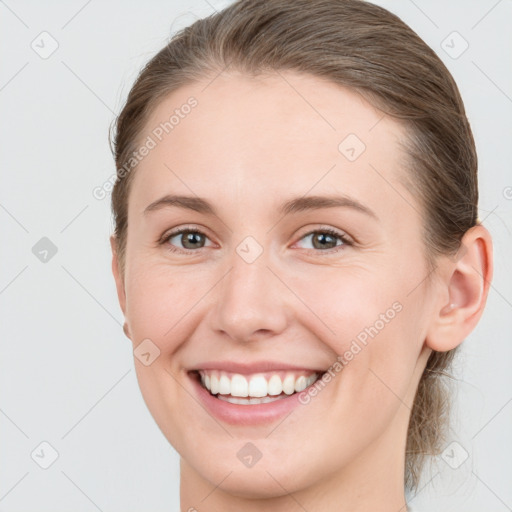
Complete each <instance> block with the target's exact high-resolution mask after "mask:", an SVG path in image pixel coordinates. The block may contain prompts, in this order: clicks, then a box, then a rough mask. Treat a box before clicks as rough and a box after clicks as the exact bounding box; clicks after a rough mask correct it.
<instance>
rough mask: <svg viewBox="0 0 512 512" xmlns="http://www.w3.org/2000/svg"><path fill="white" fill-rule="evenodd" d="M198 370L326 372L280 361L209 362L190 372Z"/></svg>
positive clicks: (246, 372)
mask: <svg viewBox="0 0 512 512" xmlns="http://www.w3.org/2000/svg"><path fill="white" fill-rule="evenodd" d="M198 370H223V371H226V372H232V373H241V374H245V375H248V374H251V373H263V372H271V371H279V370H290V371H293V370H295V371H297V370H307V371H314V372H317V373H323V372H324V371H325V370H324V369H319V368H312V367H308V366H298V365H293V364H288V363H280V362H279V361H258V362H254V363H242V362H236V361H207V362H204V363H201V364H198V365H197V366H196V367H194V368H191V370H190V371H198Z"/></svg>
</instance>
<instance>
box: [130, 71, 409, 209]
mask: <svg viewBox="0 0 512 512" xmlns="http://www.w3.org/2000/svg"><path fill="white" fill-rule="evenodd" d="M191 98H192V100H191ZM190 105H194V106H192V107H191V106H190ZM403 137H404V129H403V127H402V126H401V125H400V124H399V123H398V122H396V121H395V120H393V119H391V118H389V117H387V116H384V115H383V114H382V112H380V111H378V110H376V109H375V108H373V107H372V106H371V105H370V104H369V103H368V102H366V101H365V100H364V99H363V98H362V97H361V96H360V95H359V94H358V93H357V92H355V91H353V90H350V89H347V88H344V87H340V86H338V85H337V84H334V83H331V82H328V81H326V80H322V79H320V78H318V77H313V76H310V75H306V74H298V73H293V72H279V73H276V74H273V75H267V76H264V77H249V76H245V75H243V74H232V73H230V74H227V73H222V74H220V75H219V76H217V77H213V79H212V78H210V79H205V80H204V81H202V82H198V83H193V84H190V85H187V86H183V87H182V88H180V89H178V90H176V91H174V92H173V93H171V94H170V95H168V96H167V97H166V98H165V99H164V100H162V101H161V102H160V103H159V104H158V105H157V107H156V108H155V110H154V111H153V112H152V114H151V116H150V118H149V120H148V122H147V123H146V126H145V129H144V131H143V132H142V133H141V135H140V137H139V142H140V144H143V143H144V141H148V140H149V139H151V141H152V144H151V146H153V147H152V148H151V150H150V151H149V152H148V153H147V155H146V156H145V157H144V158H143V159H142V160H141V161H140V163H139V164H138V166H137V168H136V169H137V170H136V176H135V177H134V178H135V179H134V182H133V184H132V192H131V194H130V203H133V208H135V209H136V210H137V211H142V210H143V209H144V207H145V206H147V204H148V203H150V202H151V201H154V200H155V199H157V198H158V197H160V196H162V195H163V194H165V193H171V192H172V193H178V192H179V193H186V194H195V195H199V196H201V197H205V196H206V197H215V196H218V195H219V193H221V194H222V198H231V200H232V198H239V200H240V201H241V202H243V203H244V205H245V206H247V205H248V204H251V206H256V205H257V204H261V203H262V202H265V201H267V200H271V199H272V198H275V197H277V196H279V197H280V198H281V197H282V196H283V195H285V196H290V197H292V196H293V197H295V196H296V195H305V194H307V193H308V191H311V192H310V193H311V194H313V193H314V194H319V193H325V192H329V193H333V192H341V193H344V194H348V195H354V196H359V197H365V198H368V199H369V201H370V202H371V201H372V199H373V200H377V201H378V199H379V195H380V196H382V195H383V194H384V195H386V194H387V195H391V196H395V197H393V199H394V200H396V199H397V197H396V194H397V193H396V190H393V186H392V185H391V183H394V182H396V180H397V178H398V177H399V175H400V174H401V172H403V171H401V170H400V167H401V165H402V164H403V153H402V151H401V149H400V148H399V147H398V141H399V140H400V139H401V138H403ZM148 138H149V139H148ZM140 144H139V145H140ZM402 166H403V165H402ZM386 182H388V184H387V185H386ZM222 198H220V197H219V198H218V199H219V201H222ZM383 207H385V205H383ZM130 208H132V206H130ZM377 209H378V208H377Z"/></svg>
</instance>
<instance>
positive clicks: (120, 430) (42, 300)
mask: <svg viewBox="0 0 512 512" xmlns="http://www.w3.org/2000/svg"><path fill="white" fill-rule="evenodd" d="M228 3H230V2H226V1H224V2H219V1H213V0H209V1H206V0H194V1H187V2H183V1H177V0H174V1H170V0H165V1H164V0H158V1H153V2H151V4H149V3H147V2H142V1H140V0H139V1H132V2H126V1H125V2H121V1H120V0H110V1H106V2H105V1H104V2H99V1H98V0H92V1H88V2H86V1H83V0H79V1H70V2H56V1H47V2H35V1H32V2H28V1H19V2H16V1H14V0H9V1H7V2H3V1H0V34H1V36H0V37H1V38H2V41H1V45H0V52H1V67H0V108H1V113H0V115H1V117H0V119H1V123H0V129H1V141H2V151H1V155H0V158H1V165H0V170H1V173H2V187H1V188H0V223H1V229H2V240H3V244H2V265H1V266H0V312H1V319H2V321H1V356H0V390H1V395H0V428H1V430H0V432H1V439H2V451H1V454H2V455H1V457H2V459H1V463H0V511H12V512H14V511H22V510H25V511H26V510H32V511H53V512H55V511H62V510H74V511H76V512H81V511H84V512H89V511H94V510H102V511H105V512H107V511H121V510H122V511H140V510H152V511H154V512H158V511H164V510H165V511H169V510H179V498H178V494H179V493H178V491H179V472H178V456H177V454H176V452H175V451H174V449H173V448H172V447H170V446H169V444H168V442H167V441H166V440H165V438H164V437H163V435H162V434H161V432H160V430H159V429H158V427H157V426H156V424H155V423H154V421H153V419H152V417H151V416H150V414H149V412H148V411H147V408H146V406H145V404H144V402H143V400H142V397H141V394H140V391H139V389H138V385H137V382H136V377H135V372H134V364H133V357H132V352H131V344H130V342H129V341H128V339H127V338H125V337H124V335H123V332H122V328H121V327H122V321H123V317H122V313H121V311H120V309H119V306H118V303H117V297H116V292H115V286H114V281H113V278H112V275H111V270H110V247H109V243H108V236H109V234H110V232H111V229H112V223H111V217H110V210H109V199H110V197H106V198H105V199H103V200H97V199H95V198H94V197H93V194H92V191H93V189H94V188H95V187H97V186H101V185H102V184H103V183H104V182H105V181H106V180H108V178H109V177H110V176H111V175H112V173H113V172H114V165H113V161H112V158H111V154H110V151H109V148H108V144H107V131H108V127H109V124H110V123H111V121H112V120H113V118H114V115H115V114H116V113H117V112H119V110H120V107H121V106H122V102H123V101H124V99H125V97H126V94H127V93H128V91H129V88H130V86H131V84H132V82H133V80H134V78H135V76H136V74H137V72H138V71H139V70H140V68H141V67H142V65H143V64H144V63H145V62H146V61H147V60H148V59H149V58H150V57H151V56H152V55H153V54H154V53H155V52H156V51H157V50H159V49H160V48H161V47H162V46H163V45H164V44H165V42H166V39H167V37H168V36H169V34H170V33H171V31H174V30H176V29H178V28H181V27H182V26H185V25H187V24H189V23H190V22H191V21H193V20H194V19H196V18H198V17H202V16H205V15H208V14H210V13H211V12H213V9H220V8H222V7H223V6H225V5H227V4H228ZM375 3H378V4H379V5H382V6H384V7H387V8H388V9H390V10H392V11H393V12H395V13H396V14H398V15H399V16H400V17H401V18H402V19H403V20H404V21H405V22H407V23H408V24H409V25H410V26H412V28H413V29H414V30H416V31H417V32H418V33H419V35H420V36H421V37H423V38H424V39H425V41H426V42H427V43H428V44H429V45H430V46H431V47H433V48H434V49H435V51H436V52H437V53H438V54H439V55H440V57H441V58H442V59H443V61H444V62H445V63H446V64H447V66H448V68H449V69H450V71H451V72H452V73H453V75H454V77H455V79H456V81H457V83H458V85H459V87H460V90H461V93H462V96H463V98H464V101H465V104H466V107H467V111H468V116H469V119H470V121H471V124H472V127H473V130H474V134H475V137H476V143H477V149H478V154H479V163H480V171H479V173H480V174H479V176H480V178H479V179H480V194H481V199H480V218H481V219H483V220H484V225H485V226H486V227H487V228H488V229H489V230H490V232H491V234H492V235H493V238H494V255H495V277H494V280H493V285H492V289H491V291H490V295H489V299H488V306H487V309H486V311H485V313H484V315H483V318H482V320H481V321H480V323H479V325H478V326H477V328H476V329H475V330H474V331H473V332H472V333H471V335H470V336H469V337H468V339H467V340H466V341H465V342H464V344H463V347H464V348H463V353H462V357H461V358H460V359H459V360H458V363H457V366H456V371H457V381H456V382H454V384H455V388H454V392H455V393H456V394H455V397H456V421H455V422H454V424H453V427H452V436H453V438H452V440H453V442H454V443H456V444H453V445H451V446H449V447H447V451H446V453H445V457H444V458H443V457H440V458H437V459H435V460H433V461H432V467H431V468H430V470H429V472H427V474H426V475H425V477H424V482H423V484H422V487H423V488H422V490H421V491H420V492H419V493H418V495H417V496H416V497H414V499H413V500H412V502H411V503H412V504H413V505H414V506H415V507H417V508H418V509H419V510H424V511H427V510H436V511H448V510H449V511H464V512H472V511H474V512H476V511H481V510H486V511H489V512H502V511H503V512H504V511H507V510H512V485H511V484H512V462H511V460H512V436H511V435H510V432H511V426H512V372H511V371H510V367H511V366H510V365H511V361H512V357H511V356H512V343H510V341H511V336H510V332H511V327H512V314H511V313H512V281H511V272H510V270H509V268H510V267H508V268H507V263H506V262H507V261H509V262H510V255H511V253H512V251H511V245H512V244H511V238H512V237H511V227H512V222H511V218H512V216H511V210H512V188H510V187H512V172H511V162H512V144H511V141H512V72H511V67H510V63H511V62H512V44H511V43H512V36H511V29H510V24H511V21H512V2H511V1H510V0H501V1H496V0H481V1H473V2H468V1H462V0H458V1H451V2H447V1H438V0H436V1H426V0H416V1H412V0H401V1H398V0H397V1H379V2H375ZM44 31H46V32H48V33H49V34H50V36H46V35H43V36H41V35H40V34H41V33H42V32H44ZM454 31H456V32H457V33H458V34H459V35H460V36H459V35H457V34H455V35H454V34H453V32H454ZM462 38H463V39H462ZM54 41H56V42H57V43H58V48H57V49H56V50H55V51H54V53H53V54H51V55H49V56H48V55H46V53H45V52H49V51H50V50H51V49H52V44H53V45H55V44H56V43H55V42H54ZM443 41H444V43H443ZM464 41H467V43H468V44H469V47H468V48H467V50H466V51H464V52H463V53H462V54H460V55H458V54H459V53H460V52H461V51H462V50H463V49H464V47H465V43H464ZM31 45H32V46H31ZM33 47H35V48H36V49H37V51H36V50H35V49H34V48H33ZM38 52H39V53H38ZM41 54H43V55H42V56H43V57H47V58H42V56H41ZM455 57H456V58H455ZM43 237H47V238H48V239H49V240H50V241H51V244H49V242H48V240H43V241H41V239H42V238H43ZM52 244H53V245H52ZM34 247H35V249H34ZM55 249H56V250H57V252H56V253H55V254H53V253H52V250H53V251H55ZM45 250H46V251H48V252H47V253H45V252H44V251H45ZM41 258H43V260H44V259H45V258H46V261H41ZM508 265H509V266H510V263H508ZM42 442H46V443H49V445H51V447H50V446H48V445H41V443H42ZM53 450H55V452H56V453H58V458H57V459H56V460H55V462H53V464H51V465H50V466H49V467H48V468H47V469H43V468H42V467H41V465H48V464H50V463H51V462H52V453H53ZM452 450H453V451H452ZM466 457H467V458H466ZM465 458H466V459H465ZM464 459H465V460H464ZM446 461H449V462H450V464H451V465H450V464H448V462H446ZM454 461H455V462H454ZM462 461H464V462H463V463H462ZM459 464H460V465H459ZM454 465H457V466H458V467H457V468H452V467H451V466H454ZM411 498H412V497H411ZM205 504H207V502H205Z"/></svg>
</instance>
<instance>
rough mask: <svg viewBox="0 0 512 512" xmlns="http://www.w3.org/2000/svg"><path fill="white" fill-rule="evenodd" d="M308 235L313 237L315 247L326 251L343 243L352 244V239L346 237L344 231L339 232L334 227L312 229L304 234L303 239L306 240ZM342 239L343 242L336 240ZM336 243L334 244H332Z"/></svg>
mask: <svg viewBox="0 0 512 512" xmlns="http://www.w3.org/2000/svg"><path fill="white" fill-rule="evenodd" d="M308 237H312V238H311V241H312V244H313V249H319V250H322V251H324V252H326V251H328V250H330V249H334V248H336V247H340V246H342V245H350V244H351V242H350V240H348V239H347V237H345V235H343V234H342V233H338V232H337V231H334V230H332V229H320V230H317V231H312V232H310V233H308V234H306V235H304V236H303V237H302V238H301V240H304V239H306V238H308ZM337 240H341V244H337V243H336V241H337ZM332 244H334V245H332Z"/></svg>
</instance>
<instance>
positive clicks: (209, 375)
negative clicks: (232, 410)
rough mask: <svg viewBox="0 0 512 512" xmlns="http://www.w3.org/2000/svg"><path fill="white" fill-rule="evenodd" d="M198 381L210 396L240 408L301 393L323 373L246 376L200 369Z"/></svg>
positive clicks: (283, 372)
mask: <svg viewBox="0 0 512 512" xmlns="http://www.w3.org/2000/svg"><path fill="white" fill-rule="evenodd" d="M193 373H195V374H196V378H197V379H198V380H199V382H200V384H201V386H202V387H203V388H204V389H206V390H208V392H209V393H210V395H212V396H214V397H215V398H218V399H219V400H223V401H225V402H229V403H232V404H238V405H255V404H267V403H270V402H275V401H277V400H282V399H285V398H288V397H289V396H292V395H294V394H296V393H299V392H301V391H303V390H305V389H306V388H308V387H309V386H311V385H313V384H314V383H315V382H316V381H317V380H318V379H319V378H321V376H322V374H321V373H318V372H307V371H300V370H299V371H274V372H265V373H254V374H251V375H242V374H240V373H231V372H226V371H221V370H196V371H194V372H193Z"/></svg>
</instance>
